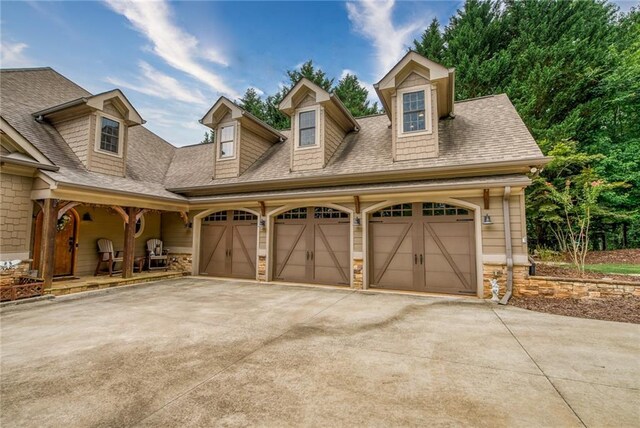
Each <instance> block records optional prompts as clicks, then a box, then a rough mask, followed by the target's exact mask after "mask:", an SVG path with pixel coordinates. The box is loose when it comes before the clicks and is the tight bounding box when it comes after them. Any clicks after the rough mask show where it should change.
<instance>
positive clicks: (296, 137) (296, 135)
mask: <svg viewBox="0 0 640 428" xmlns="http://www.w3.org/2000/svg"><path fill="white" fill-rule="evenodd" d="M309 111H315V113H316V135H315V140H316V141H315V144H312V145H309V146H301V145H300V113H306V112H309ZM294 128H295V129H294V140H295V141H294V143H295V144H294V149H295V150H309V149H317V148H319V147H320V143H321V140H320V106H319V105H314V106H311V107H303V108H300V109H297V110H296V111H295V127H294Z"/></svg>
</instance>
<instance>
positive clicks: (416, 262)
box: [413, 254, 418, 265]
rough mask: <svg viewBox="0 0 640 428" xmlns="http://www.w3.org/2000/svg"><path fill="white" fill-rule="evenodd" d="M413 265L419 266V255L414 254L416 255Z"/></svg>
mask: <svg viewBox="0 0 640 428" xmlns="http://www.w3.org/2000/svg"><path fill="white" fill-rule="evenodd" d="M413 264H414V265H417V264H418V255H417V254H414V255H413Z"/></svg>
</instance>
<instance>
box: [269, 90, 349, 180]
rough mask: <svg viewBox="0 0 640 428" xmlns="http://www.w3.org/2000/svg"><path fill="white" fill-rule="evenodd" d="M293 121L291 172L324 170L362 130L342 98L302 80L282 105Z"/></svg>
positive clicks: (283, 110) (281, 107)
mask: <svg viewBox="0 0 640 428" xmlns="http://www.w3.org/2000/svg"><path fill="white" fill-rule="evenodd" d="M279 108H280V111H282V112H283V113H285V114H286V115H288V116H289V117H290V118H291V139H292V141H291V158H290V159H291V160H290V162H291V163H290V169H291V171H307V170H313V169H321V168H324V166H325V165H326V164H327V162H328V161H329V159H331V156H333V154H334V153H335V151H336V149H337V148H338V146H339V145H340V143H342V140H343V139H344V137H345V136H346V135H347V134H348V133H349V132H353V131H356V132H357V131H358V130H359V129H360V127H359V125H358V122H357V121H356V120H355V119H354V118H353V116H352V115H351V113H350V112H349V110H347V108H346V107H345V106H344V104H342V102H341V101H340V99H339V98H338V97H337V96H336V95H334V94H330V93H329V92H327V91H325V90H324V89H322V88H321V87H320V86H318V85H316V84H315V83H313V82H312V81H310V80H309V79H306V78H302V79H301V80H300V81H299V82H298V83H297V84H296V85H295V86H294V87H293V88H292V89H291V90H290V91H289V93H288V94H287V95H286V96H285V97H284V99H283V100H282V102H281V103H280V106H279Z"/></svg>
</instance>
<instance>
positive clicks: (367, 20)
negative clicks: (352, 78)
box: [347, 0, 425, 78]
mask: <svg viewBox="0 0 640 428" xmlns="http://www.w3.org/2000/svg"><path fill="white" fill-rule="evenodd" d="M394 6H395V0H384V1H376V0H363V1H361V2H357V3H356V2H349V3H347V12H348V15H349V20H350V21H351V23H352V24H353V26H354V29H355V31H356V32H358V33H360V34H361V35H362V36H364V37H365V38H367V39H369V40H371V42H372V43H373V46H374V47H375V49H376V60H377V64H376V78H381V77H382V76H383V75H384V74H385V73H386V72H388V71H389V70H390V69H391V68H392V67H393V66H394V65H395V64H396V63H397V62H398V60H400V58H401V57H402V56H403V55H404V54H405V52H406V48H407V47H408V46H409V44H410V43H411V41H412V40H413V38H414V37H415V36H416V35H417V33H418V32H419V31H421V30H422V29H424V27H425V23H424V22H423V20H415V21H412V22H408V23H406V24H403V25H396V24H394V22H393V16H392V15H393V8H394Z"/></svg>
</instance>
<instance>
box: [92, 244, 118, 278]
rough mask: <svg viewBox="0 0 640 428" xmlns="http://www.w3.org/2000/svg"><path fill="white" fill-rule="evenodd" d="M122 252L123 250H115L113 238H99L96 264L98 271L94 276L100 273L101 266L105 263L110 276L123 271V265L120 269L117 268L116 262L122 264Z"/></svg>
mask: <svg viewBox="0 0 640 428" xmlns="http://www.w3.org/2000/svg"><path fill="white" fill-rule="evenodd" d="M121 254H122V251H115V252H114V251H113V242H112V241H111V240H109V239H105V238H101V239H98V265H97V266H96V271H95V273H94V274H93V276H97V275H98V274H100V267H101V265H102V264H103V263H106V264H107V268H108V272H109V276H113V274H114V273H120V272H122V267H121V268H120V269H119V270H116V269H115V266H116V263H120V266H122V262H123V261H124V258H123V257H122V256H121ZM105 273H106V272H105Z"/></svg>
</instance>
